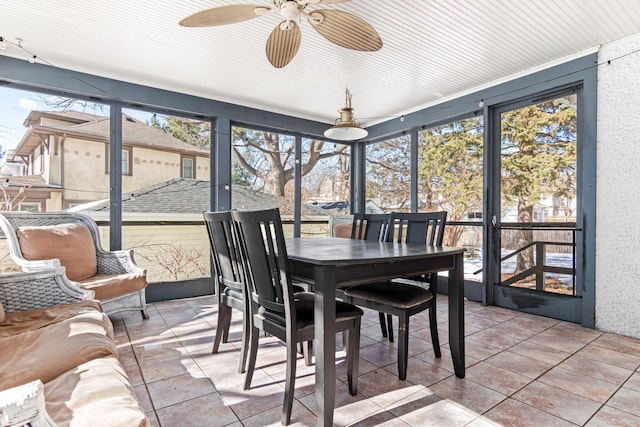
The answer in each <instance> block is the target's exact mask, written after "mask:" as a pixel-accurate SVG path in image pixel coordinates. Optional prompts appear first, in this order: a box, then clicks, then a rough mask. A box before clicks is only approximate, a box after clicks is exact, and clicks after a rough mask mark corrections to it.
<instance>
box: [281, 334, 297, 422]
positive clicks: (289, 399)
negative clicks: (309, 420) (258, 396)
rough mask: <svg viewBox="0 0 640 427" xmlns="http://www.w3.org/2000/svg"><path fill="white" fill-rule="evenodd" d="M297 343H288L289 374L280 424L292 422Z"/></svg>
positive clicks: (291, 341)
mask: <svg viewBox="0 0 640 427" xmlns="http://www.w3.org/2000/svg"><path fill="white" fill-rule="evenodd" d="M297 354H298V353H297V351H296V343H295V342H293V340H288V341H287V374H286V380H285V386H284V404H283V407H282V417H281V418H280V422H281V423H282V425H285V426H286V425H287V424H289V422H290V421H291V408H292V407H293V395H294V393H295V387H296V359H297Z"/></svg>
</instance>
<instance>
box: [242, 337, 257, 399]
mask: <svg viewBox="0 0 640 427" xmlns="http://www.w3.org/2000/svg"><path fill="white" fill-rule="evenodd" d="M259 338H260V331H259V330H258V328H256V327H252V328H251V335H250V339H249V360H248V361H247V370H246V372H245V374H244V375H245V376H244V390H249V389H250V388H251V380H252V379H253V371H254V370H255V369H256V357H257V356H258V339H259Z"/></svg>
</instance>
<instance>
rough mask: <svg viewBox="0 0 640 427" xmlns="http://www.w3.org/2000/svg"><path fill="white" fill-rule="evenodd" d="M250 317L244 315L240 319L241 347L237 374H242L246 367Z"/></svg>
mask: <svg viewBox="0 0 640 427" xmlns="http://www.w3.org/2000/svg"><path fill="white" fill-rule="evenodd" d="M250 319H251V316H247V315H246V313H245V314H244V315H243V318H242V346H241V347H240V362H239V365H238V373H239V374H242V373H244V371H245V367H246V366H247V354H248V353H249V339H250V336H251V322H250Z"/></svg>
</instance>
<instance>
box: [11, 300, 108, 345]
mask: <svg viewBox="0 0 640 427" xmlns="http://www.w3.org/2000/svg"><path fill="white" fill-rule="evenodd" d="M100 312H102V306H101V305H100V303H99V302H98V301H95V300H84V301H75V302H72V303H69V304H59V305H54V306H51V307H46V308H40V309H37V310H29V311H16V312H14V313H7V315H6V320H5V321H4V323H2V325H0V338H3V337H8V336H11V335H16V334H19V333H22V332H26V331H30V330H34V329H40V328H44V327H47V326H49V325H51V324H54V323H58V322H61V321H63V320H66V319H70V318H72V317H74V316H77V315H79V314H83V313H100Z"/></svg>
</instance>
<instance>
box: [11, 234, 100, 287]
mask: <svg viewBox="0 0 640 427" xmlns="http://www.w3.org/2000/svg"><path fill="white" fill-rule="evenodd" d="M16 234H17V236H18V243H19V245H20V250H21V251H22V256H24V258H25V259H27V260H32V261H35V260H43V259H54V258H57V259H59V260H60V264H61V265H63V266H64V267H65V268H66V270H67V277H68V278H69V279H71V280H73V281H80V280H83V279H86V278H89V277H91V276H93V275H94V274H96V272H97V261H96V248H95V246H94V243H93V239H92V237H91V233H90V232H89V229H88V228H87V227H86V226H84V225H82V224H59V225H52V226H43V227H21V228H19V229H18V230H17V231H16Z"/></svg>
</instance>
